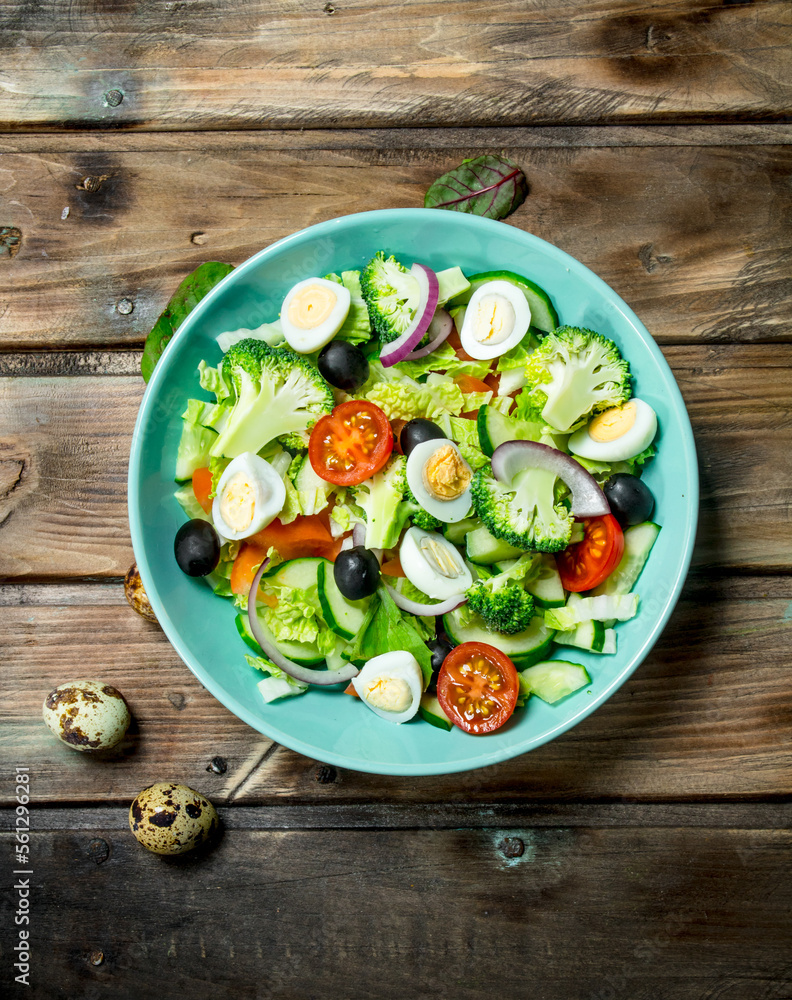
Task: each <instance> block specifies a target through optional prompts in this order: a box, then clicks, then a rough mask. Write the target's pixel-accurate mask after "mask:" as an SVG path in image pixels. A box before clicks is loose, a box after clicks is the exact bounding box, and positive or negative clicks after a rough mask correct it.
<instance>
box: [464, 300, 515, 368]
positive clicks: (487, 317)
mask: <svg viewBox="0 0 792 1000" xmlns="http://www.w3.org/2000/svg"><path fill="white" fill-rule="evenodd" d="M530 325H531V308H530V306H529V305H528V300H527V299H526V298H525V296H524V295H523V293H522V292H521V291H520V289H519V288H518V287H517V286H516V285H512V284H511V282H509V281H487V282H486V283H485V284H483V285H481V286H480V287H479V288H477V289H476V291H475V292H474V293H473V294H472V295H471V297H470V302H468V305H467V309H466V310H465V315H464V319H463V321H462V326H461V329H460V331H459V339H460V341H461V343H462V347H463V348H464V350H465V351H467V353H468V354H469V355H470V356H471V358H477V359H478V360H480V361H489V359H490V358H498V357H500V356H501V354H505V353H506V351H508V350H511V348H512V347H516V346H517V344H519V343H520V341H521V340H522V339H523V337H524V336H525V334H526V333H527V332H528V327H529V326H530Z"/></svg>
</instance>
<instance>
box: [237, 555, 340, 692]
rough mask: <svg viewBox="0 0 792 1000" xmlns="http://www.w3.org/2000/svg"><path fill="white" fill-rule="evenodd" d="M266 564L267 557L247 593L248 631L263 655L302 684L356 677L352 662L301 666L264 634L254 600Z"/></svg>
mask: <svg viewBox="0 0 792 1000" xmlns="http://www.w3.org/2000/svg"><path fill="white" fill-rule="evenodd" d="M268 564H269V559H265V560H264V562H263V563H262V564H261V566H260V567H259V571H258V573H256V578H255V580H254V581H253V584H252V585H251V588H250V593H249V594H248V621H249V622H250V631H251V632H252V633H253V637H254V638H255V640H256V642H257V643H258V644H259V646H261V648H262V650H263V651H264V653H265V655H266V656H268V657H269V658H270V659H271V660H272V662H273V663H274V664H275V666H276V667H280V668H281V670H282V671H283V672H284V673H286V674H288V675H289V677H293V678H294V679H295V680H296V681H302V682H303V684H318V685H321V686H322V687H326V686H327V685H328V684H344V683H346V682H347V681H351V680H352V678H353V677H357V675H358V674H359V673H360V670H359V669H358V668H357V667H356V666H355V665H354V664H352V663H350V664H349V666H347V667H342V668H341V669H340V670H313V669H312V668H311V667H303V666H301V665H300V664H299V663H295V662H294V661H293V660H289V659H287V658H286V657H285V656H284V655H283V654H282V653H281V652H280V650H278V649H277V647H276V646H274V645H273V643H271V642H270V641H269V639H268V638H267V637H266V636H265V635H264V632H263V631H262V629H261V625H260V623H259V617H258V613H257V612H256V601H257V599H258V589H259V584H260V583H261V577H262V576H263V574H264V570H265V569H266V568H267V566H268Z"/></svg>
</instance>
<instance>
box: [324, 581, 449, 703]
mask: <svg viewBox="0 0 792 1000" xmlns="http://www.w3.org/2000/svg"><path fill="white" fill-rule="evenodd" d="M420 629H421V624H419V623H418V622H417V620H416V619H415V618H414V617H413V616H412V615H410V614H407V612H405V611H401V610H400V609H399V608H398V607H397V606H396V604H395V603H394V601H393V598H392V597H391V596H390V594H389V593H388V592H387V590H385V588H384V587H380V588H379V590H378V591H377V593H376V594H375V595H374V597H372V599H371V604H370V605H369V609H368V612H367V613H366V617H365V618H364V619H363V624H362V625H361V627H360V630H359V631H358V634H357V635H356V636H355V638H354V639H353V640H352V642H351V643H350V645H349V648H348V649H346V650H344V652H343V655H344V657H345V658H346V659H347V660H351V661H352V663H355V664H358V665H360V666H362V665H363V664H364V663H366V662H367V661H368V660H371V659H373V658H374V657H375V656H379V655H380V654H381V653H389V652H391V650H394V649H403V650H405V652H408V653H412V655H413V656H414V657H415V659H416V660H417V661H418V664H419V665H420V667H421V672H422V673H423V676H424V687H426V685H427V684H428V683H429V681H430V679H431V677H432V654H431V653H430V652H429V649H428V648H427V646H426V643H425V642H424V640H423V638H422V635H421V631H419V630H420Z"/></svg>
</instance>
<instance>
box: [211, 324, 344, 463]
mask: <svg viewBox="0 0 792 1000" xmlns="http://www.w3.org/2000/svg"><path fill="white" fill-rule="evenodd" d="M223 376H224V377H225V378H228V379H230V381H231V384H232V385H233V386H234V391H235V392H236V401H235V402H234V407H233V410H232V411H231V415H230V417H229V419H228V423H227V424H226V426H225V428H224V429H223V432H222V434H220V436H219V437H218V438H217V440H216V441H215V442H214V444H213V445H212V448H211V452H210V454H212V455H214V456H220V455H224V456H225V457H226V458H236V456H237V455H241V454H242V453H243V452H246V451H252V452H257V451H260V450H261V449H262V448H263V447H264V446H265V445H266V444H268V443H269V442H270V441H272V440H274V439H275V438H277V437H281V435H294V434H296V433H298V432H300V431H305V430H307V429H308V428H309V427H312V426H313V424H314V422H315V421H316V419H317V418H318V417H319V416H321V415H322V414H323V413H330V411H331V410H332V409H333V406H334V405H335V400H334V398H333V393H332V390H331V389H330V386H329V385H328V384H327V382H325V380H324V379H323V378H322V376H321V375H320V374H319V372H318V371H317V370H316V369H315V368H314V367H313V365H312V364H311V363H310V361H308V360H307V358H304V357H302V355H299V354H295V353H294V352H293V351H290V350H287V349H286V348H283V347H270V346H269V345H268V344H266V343H265V342H264V341H263V340H250V339H247V340H240V341H239V343H238V344H234V346H233V347H231V348H230V349H229V351H228V353H227V354H226V355H225V357H224V358H223Z"/></svg>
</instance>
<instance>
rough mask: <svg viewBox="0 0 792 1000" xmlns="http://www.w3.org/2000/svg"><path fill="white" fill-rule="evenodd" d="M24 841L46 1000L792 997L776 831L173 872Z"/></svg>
mask: <svg viewBox="0 0 792 1000" xmlns="http://www.w3.org/2000/svg"><path fill="white" fill-rule="evenodd" d="M9 838H10V835H7V834H6V835H4V836H3V840H4V841H5V843H4V844H3V847H4V853H5V856H10V844H9V843H8V840H9ZM506 841H508V843H506ZM31 846H32V855H31V856H32V861H33V863H32V869H33V874H32V876H31V877H30V885H31V914H32V915H33V916H35V919H34V920H33V919H32V920H31V925H30V931H31V942H32V960H31V966H32V968H31V973H32V974H31V977H30V983H31V985H30V987H29V988H28V989H27V990H26V995H31V996H34V997H37V998H45V997H46V998H48V997H51V996H52V995H53V994H54V993H55V992H62V993H63V994H64V995H70V996H81V997H88V996H91V997H94V996H96V997H98V996H105V995H107V996H113V997H114V998H117V1000H127V998H129V1000H133V998H134V1000H137V998H138V997H140V996H155V995H162V989H163V986H162V984H163V980H164V979H165V978H166V979H167V984H168V985H167V991H168V995H181V994H183V993H195V992H197V991H198V990H199V988H201V986H202V984H206V983H211V990H212V995H213V997H218V998H229V1000H232V998H233V1000H235V998H250V1000H252V998H255V997H262V996H266V997H268V998H270V997H271V998H273V1000H296V998H307V997H317V998H318V997H345V998H349V1000H364V998H365V1000H368V998H371V997H377V998H380V1000H391V998H401V997H405V996H408V997H412V996H418V995H420V996H422V997H447V996H448V994H449V984H451V989H452V990H453V994H454V996H457V997H460V998H463V1000H480V998H484V997H492V996H498V997H503V998H505V1000H512V998H514V1000H517V998H522V997H524V996H526V994H527V993H530V994H531V995H535V996H541V997H542V998H543V1000H570V998H572V997H574V998H578V997H580V998H581V1000H588V998H592V1000H594V998H596V1000H611V998H617V997H627V996H629V997H633V998H636V1000H637V998H645V997H651V996H662V997H663V998H666V1000H689V998H690V997H697V998H698V997H702V998H703V997H708V998H714V997H717V998H718V1000H768V998H779V1000H781V998H783V997H786V996H788V995H789V988H790V978H789V973H790V969H789V938H790V933H792V924H791V923H790V912H792V907H790V903H792V898H791V896H790V880H789V878H788V877H785V876H787V875H788V872H789V857H790V834H789V832H788V831H751V832H748V831H739V830H722V829H714V830H701V829H693V830H689V829H684V828H683V829H670V830H669V829H662V830H656V829H651V828H650V829H622V830H620V829H604V830H603V829H597V828H592V829H566V828H559V829H535V828H531V827H517V828H512V829H492V830H474V831H469V830H456V831H449V830H446V831H417V832H416V831H406V832H405V831H377V832H361V831H350V832H347V833H345V834H344V835H343V836H339V834H338V832H337V831H334V830H330V831H306V832H271V831H255V832H243V831H236V830H232V831H227V832H226V834H225V837H224V839H223V841H222V842H221V843H220V844H219V846H218V847H217V848H216V849H215V850H214V851H213V852H211V853H209V854H206V855H205V856H204V857H201V858H189V857H188V858H182V859H178V860H176V861H163V859H161V858H158V857H155V856H153V855H151V854H148V853H147V852H145V851H144V850H143V849H142V848H141V847H139V845H138V844H137V843H135V841H134V840H133V839H132V837H131V835H130V834H129V833H128V832H124V831H116V830H114V829H111V830H106V829H103V828H99V829H96V830H93V831H83V830H81V831H75V832H68V831H63V832H55V833H38V834H35V835H34V836H33V837H32V840H31ZM520 847H522V853H521V854H519V855H518V856H517V857H509V856H508V854H514V853H517V852H518V851H519V849H520ZM5 898H6V900H9V899H10V898H12V897H11V894H7V895H6V897H5ZM4 906H5V907H6V908H7V909H8V910H10V908H11V907H10V903H9V902H4Z"/></svg>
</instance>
